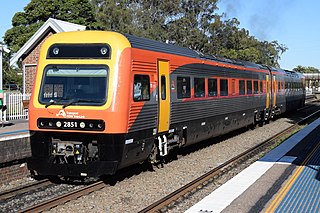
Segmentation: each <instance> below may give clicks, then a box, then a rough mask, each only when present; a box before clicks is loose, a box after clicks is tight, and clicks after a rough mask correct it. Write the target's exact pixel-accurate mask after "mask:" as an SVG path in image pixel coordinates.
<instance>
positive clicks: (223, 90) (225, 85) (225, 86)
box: [220, 79, 229, 96]
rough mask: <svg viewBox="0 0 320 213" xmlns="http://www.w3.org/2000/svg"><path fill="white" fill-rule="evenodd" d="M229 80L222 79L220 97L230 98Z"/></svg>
mask: <svg viewBox="0 0 320 213" xmlns="http://www.w3.org/2000/svg"><path fill="white" fill-rule="evenodd" d="M228 94H229V92H228V79H220V96H228Z"/></svg>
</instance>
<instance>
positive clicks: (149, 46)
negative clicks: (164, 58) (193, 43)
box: [123, 34, 199, 58]
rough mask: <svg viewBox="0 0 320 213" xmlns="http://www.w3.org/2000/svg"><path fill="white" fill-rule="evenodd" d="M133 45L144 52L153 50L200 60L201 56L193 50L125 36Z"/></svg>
mask: <svg viewBox="0 0 320 213" xmlns="http://www.w3.org/2000/svg"><path fill="white" fill-rule="evenodd" d="M123 35H124V36H125V37H126V38H127V39H128V40H129V42H130V43H131V46H132V47H133V48H140V49H144V50H151V51H157V52H163V53H169V54H176V55H180V56H188V57H192V58H199V54H198V53H197V52H195V51H193V50H191V49H188V48H185V47H179V46H177V45H173V44H166V43H163V42H159V41H154V40H151V39H147V38H140V37H137V36H133V35H129V34H123Z"/></svg>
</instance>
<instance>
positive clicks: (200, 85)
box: [194, 78, 205, 98]
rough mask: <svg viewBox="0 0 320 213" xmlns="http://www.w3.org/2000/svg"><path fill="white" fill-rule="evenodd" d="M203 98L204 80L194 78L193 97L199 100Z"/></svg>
mask: <svg viewBox="0 0 320 213" xmlns="http://www.w3.org/2000/svg"><path fill="white" fill-rule="evenodd" d="M204 96H205V81H204V78H194V97H196V98H201V97H204Z"/></svg>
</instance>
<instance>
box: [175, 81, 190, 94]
mask: <svg viewBox="0 0 320 213" xmlns="http://www.w3.org/2000/svg"><path fill="white" fill-rule="evenodd" d="M190 94H191V93H190V77H177V95H178V99H182V98H190Z"/></svg>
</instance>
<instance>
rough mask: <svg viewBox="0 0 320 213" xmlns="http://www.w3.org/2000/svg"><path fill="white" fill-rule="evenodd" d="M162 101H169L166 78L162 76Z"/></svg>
mask: <svg viewBox="0 0 320 213" xmlns="http://www.w3.org/2000/svg"><path fill="white" fill-rule="evenodd" d="M161 99H162V100H166V99H167V92H166V77H165V76H164V75H162V76H161Z"/></svg>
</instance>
